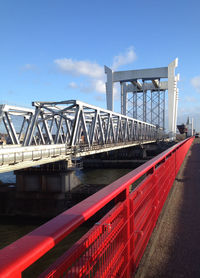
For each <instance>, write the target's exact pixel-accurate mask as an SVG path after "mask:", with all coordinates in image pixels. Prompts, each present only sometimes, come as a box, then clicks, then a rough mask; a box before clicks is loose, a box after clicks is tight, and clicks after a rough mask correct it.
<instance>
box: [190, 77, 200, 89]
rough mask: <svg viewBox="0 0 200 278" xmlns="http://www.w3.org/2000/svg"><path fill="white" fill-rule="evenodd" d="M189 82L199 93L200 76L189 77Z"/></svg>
mask: <svg viewBox="0 0 200 278" xmlns="http://www.w3.org/2000/svg"><path fill="white" fill-rule="evenodd" d="M191 84H192V86H193V87H194V88H195V90H196V91H197V92H198V93H200V76H195V77H193V78H192V79H191Z"/></svg>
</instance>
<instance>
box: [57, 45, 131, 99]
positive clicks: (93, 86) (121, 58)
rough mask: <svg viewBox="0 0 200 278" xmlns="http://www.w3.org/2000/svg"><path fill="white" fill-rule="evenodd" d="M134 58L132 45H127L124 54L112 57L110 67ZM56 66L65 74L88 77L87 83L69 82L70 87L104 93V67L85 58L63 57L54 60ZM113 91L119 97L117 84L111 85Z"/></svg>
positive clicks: (118, 65) (116, 67)
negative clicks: (78, 59)
mask: <svg viewBox="0 0 200 278" xmlns="http://www.w3.org/2000/svg"><path fill="white" fill-rule="evenodd" d="M135 59H136V54H135V52H134V49H133V47H132V46H131V47H129V48H128V49H127V50H126V52H125V53H124V54H119V55H117V56H115V57H114V58H113V64H112V66H111V68H112V69H113V70H116V69H118V68H119V67H120V66H122V65H126V64H130V63H132V62H133V61H135ZM54 63H55V64H56V66H57V68H58V69H59V70H61V71H62V72H64V73H66V74H71V75H75V76H86V77H87V78H88V80H87V83H86V82H85V83H86V84H87V85H85V84H84V83H80V84H77V83H76V82H70V83H69V84H68V86H69V87H70V88H72V89H77V88H79V89H80V91H82V92H84V93H90V92H97V93H99V94H105V93H106V86H105V82H106V75H105V73H104V67H103V66H101V65H99V64H97V63H93V62H90V61H86V60H80V61H77V60H73V59H71V58H63V59H56V60H54ZM113 93H114V97H115V99H119V84H117V83H115V84H114V86H113Z"/></svg>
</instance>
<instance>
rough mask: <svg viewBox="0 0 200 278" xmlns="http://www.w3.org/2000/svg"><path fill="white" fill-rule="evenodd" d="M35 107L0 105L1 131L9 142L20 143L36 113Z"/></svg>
mask: <svg viewBox="0 0 200 278" xmlns="http://www.w3.org/2000/svg"><path fill="white" fill-rule="evenodd" d="M34 113H35V111H34V109H29V108H24V107H17V106H13V105H7V104H3V105H0V132H1V134H2V135H5V137H6V141H7V143H10V144H13V145H20V144H21V143H22V142H23V140H24V135H25V133H26V131H27V129H28V127H29V124H30V121H31V119H32V117H33V115H34Z"/></svg>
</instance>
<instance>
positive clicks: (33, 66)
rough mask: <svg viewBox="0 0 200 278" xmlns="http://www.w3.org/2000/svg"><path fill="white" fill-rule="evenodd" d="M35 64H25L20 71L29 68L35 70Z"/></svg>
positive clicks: (28, 69)
mask: <svg viewBox="0 0 200 278" xmlns="http://www.w3.org/2000/svg"><path fill="white" fill-rule="evenodd" d="M35 69H36V66H35V65H33V64H25V65H23V66H22V67H21V70H22V71H30V70H35Z"/></svg>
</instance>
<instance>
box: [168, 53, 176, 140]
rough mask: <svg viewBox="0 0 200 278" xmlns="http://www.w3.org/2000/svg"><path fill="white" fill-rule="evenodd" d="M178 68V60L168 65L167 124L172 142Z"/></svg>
mask: <svg viewBox="0 0 200 278" xmlns="http://www.w3.org/2000/svg"><path fill="white" fill-rule="evenodd" d="M177 66H178V58H176V59H175V60H174V61H173V62H171V63H170V64H169V65H168V124H169V133H170V137H171V139H172V140H173V139H174V138H175V133H176V116H177V115H176V113H177V112H176V111H177V106H178V101H177V81H178V80H176V77H175V68H176V67H177Z"/></svg>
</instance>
